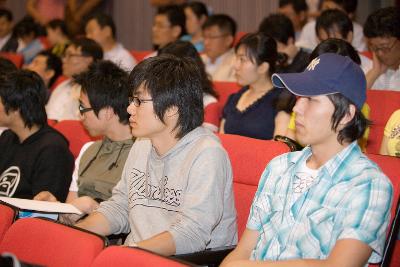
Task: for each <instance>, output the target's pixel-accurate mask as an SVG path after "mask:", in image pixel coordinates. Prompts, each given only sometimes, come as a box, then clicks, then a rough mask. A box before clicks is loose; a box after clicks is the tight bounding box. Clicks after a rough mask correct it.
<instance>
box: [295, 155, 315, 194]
mask: <svg viewBox="0 0 400 267" xmlns="http://www.w3.org/2000/svg"><path fill="white" fill-rule="evenodd" d="M318 171H319V169H317V170H314V169H310V168H309V167H308V166H307V162H306V161H303V163H302V164H301V166H300V168H299V169H298V171H297V172H296V174H295V177H294V180H293V192H294V196H295V198H296V199H297V198H299V197H300V196H301V194H303V193H304V192H305V191H307V189H308V188H310V187H311V186H312V184H313V183H314V180H315V178H317V176H318Z"/></svg>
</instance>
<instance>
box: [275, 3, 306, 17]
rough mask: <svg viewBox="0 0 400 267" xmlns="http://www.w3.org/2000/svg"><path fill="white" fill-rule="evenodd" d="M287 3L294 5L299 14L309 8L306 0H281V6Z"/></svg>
mask: <svg viewBox="0 0 400 267" xmlns="http://www.w3.org/2000/svg"><path fill="white" fill-rule="evenodd" d="M287 5H292V7H293V9H294V11H295V12H296V13H297V14H299V13H300V12H302V11H307V10H308V5H307V3H306V1H305V0H279V7H284V6H287Z"/></svg>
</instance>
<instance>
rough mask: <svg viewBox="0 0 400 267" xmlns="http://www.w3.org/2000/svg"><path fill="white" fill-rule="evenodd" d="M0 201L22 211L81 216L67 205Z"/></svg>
mask: <svg viewBox="0 0 400 267" xmlns="http://www.w3.org/2000/svg"><path fill="white" fill-rule="evenodd" d="M0 200H1V201H4V202H6V203H8V204H10V205H13V206H15V207H17V208H20V209H24V210H35V211H41V212H53V213H75V214H82V212H81V211H80V210H78V209H77V208H75V206H73V205H71V204H67V203H60V202H49V201H38V200H30V199H22V198H11V197H0Z"/></svg>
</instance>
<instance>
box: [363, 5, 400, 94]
mask: <svg viewBox="0 0 400 267" xmlns="http://www.w3.org/2000/svg"><path fill="white" fill-rule="evenodd" d="M364 35H365V37H367V39H368V45H369V48H370V50H371V51H372V53H373V60H372V63H370V65H372V66H370V69H369V70H368V71H367V72H366V78H367V88H371V89H384V90H385V89H386V90H396V91H400V8H396V7H386V8H382V9H379V10H377V11H375V12H374V13H372V14H371V15H370V16H369V17H368V18H367V21H366V22H365V25H364Z"/></svg>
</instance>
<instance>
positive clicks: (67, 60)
mask: <svg viewBox="0 0 400 267" xmlns="http://www.w3.org/2000/svg"><path fill="white" fill-rule="evenodd" d="M102 58H103V50H102V49H101V47H100V45H99V44H97V43H96V42H95V41H93V40H91V39H87V38H80V39H76V40H74V41H73V42H72V43H71V44H70V45H69V46H68V48H67V50H66V51H65V55H64V57H63V66H62V68H63V75H64V76H66V77H67V78H68V79H67V80H65V81H64V82H62V83H60V84H59V85H58V86H57V87H56V88H55V89H54V90H53V92H52V93H51V96H50V99H49V102H48V103H47V105H46V112H47V116H48V118H49V119H51V120H57V121H60V120H79V114H78V107H79V101H78V98H79V87H76V86H73V85H74V84H73V79H72V76H73V75H77V74H79V73H82V72H84V71H86V70H87V69H88V67H89V65H90V64H91V63H92V62H94V61H96V60H100V59H102Z"/></svg>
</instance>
